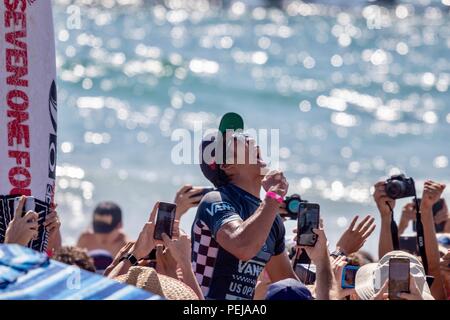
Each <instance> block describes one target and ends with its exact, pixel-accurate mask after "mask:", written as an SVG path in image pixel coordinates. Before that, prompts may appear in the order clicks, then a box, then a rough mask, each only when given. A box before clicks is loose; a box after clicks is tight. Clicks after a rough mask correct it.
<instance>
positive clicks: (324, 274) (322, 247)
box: [300, 222, 333, 300]
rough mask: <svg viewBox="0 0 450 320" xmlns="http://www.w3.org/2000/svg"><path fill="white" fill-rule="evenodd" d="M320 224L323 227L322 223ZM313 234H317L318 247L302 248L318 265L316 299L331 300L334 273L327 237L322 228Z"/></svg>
mask: <svg viewBox="0 0 450 320" xmlns="http://www.w3.org/2000/svg"><path fill="white" fill-rule="evenodd" d="M320 224H321V225H322V222H321V223H320ZM313 232H314V233H315V234H317V242H316V245H315V246H314V247H300V248H301V249H303V250H305V251H306V253H307V254H308V256H309V257H310V258H311V261H312V262H313V263H314V264H315V265H316V290H315V291H316V299H317V300H330V293H331V290H332V288H333V272H332V269H331V261H330V253H329V251H328V247H327V237H326V235H325V231H324V230H323V228H322V226H320V228H319V229H313Z"/></svg>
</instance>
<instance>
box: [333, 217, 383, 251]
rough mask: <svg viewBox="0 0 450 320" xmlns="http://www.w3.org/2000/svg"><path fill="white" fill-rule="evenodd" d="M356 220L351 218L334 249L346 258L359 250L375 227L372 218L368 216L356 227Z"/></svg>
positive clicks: (356, 218)
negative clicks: (338, 250)
mask: <svg viewBox="0 0 450 320" xmlns="http://www.w3.org/2000/svg"><path fill="white" fill-rule="evenodd" d="M358 218H359V216H356V217H354V218H353V220H352V222H351V223H350V226H349V227H348V228H347V230H345V231H344V233H343V234H342V236H341V238H340V239H339V241H338V242H337V244H336V247H337V248H338V249H340V250H341V251H342V252H343V253H344V254H345V255H347V256H348V255H350V254H352V253H355V252H357V251H358V250H359V249H361V248H362V246H363V245H364V243H365V242H366V240H367V238H369V236H370V235H371V234H372V233H373V231H374V230H375V227H376V225H375V218H374V217H372V216H370V215H368V216H366V217H365V218H364V219H363V220H362V221H361V222H360V223H358V225H356V222H357V221H358ZM355 225H356V226H355Z"/></svg>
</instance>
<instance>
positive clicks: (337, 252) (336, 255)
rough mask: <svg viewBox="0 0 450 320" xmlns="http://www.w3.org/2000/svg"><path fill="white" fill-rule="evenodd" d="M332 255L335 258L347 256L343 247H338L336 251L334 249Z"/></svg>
mask: <svg viewBox="0 0 450 320" xmlns="http://www.w3.org/2000/svg"><path fill="white" fill-rule="evenodd" d="M330 256H332V257H333V258H335V259H337V258H339V257H341V256H342V257H346V255H345V253H344V252H342V250H341V249H337V250H336V251H333V252H332V253H331V254H330Z"/></svg>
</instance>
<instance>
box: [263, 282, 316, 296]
mask: <svg viewBox="0 0 450 320" xmlns="http://www.w3.org/2000/svg"><path fill="white" fill-rule="evenodd" d="M266 300H269V301H270V300H272V301H274V300H285V301H293V300H296V301H300V300H313V296H312V294H311V291H309V289H308V288H307V287H306V286H305V285H304V284H303V283H301V282H300V281H298V280H295V279H284V280H281V281H278V282H275V283H272V284H271V285H269V287H268V289H267V294H266Z"/></svg>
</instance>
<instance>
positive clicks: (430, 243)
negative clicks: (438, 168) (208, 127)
mask: <svg viewBox="0 0 450 320" xmlns="http://www.w3.org/2000/svg"><path fill="white" fill-rule="evenodd" d="M444 189H445V184H441V183H437V182H433V181H425V185H424V190H423V195H422V201H421V204H420V212H421V218H422V224H423V230H424V237H425V251H426V253H427V260H428V273H429V275H430V276H433V277H434V282H433V285H432V286H431V288H430V289H431V294H432V295H433V297H434V298H435V299H437V300H445V299H446V295H445V288H444V281H443V279H442V276H441V270H440V265H439V263H440V255H439V245H438V242H437V238H436V228H435V225H434V218H433V205H434V204H435V203H436V202H438V201H439V199H440V198H441V194H442V192H443V191H444Z"/></svg>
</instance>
